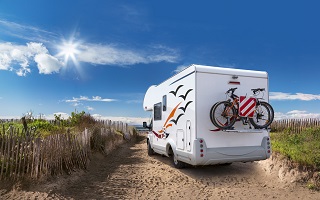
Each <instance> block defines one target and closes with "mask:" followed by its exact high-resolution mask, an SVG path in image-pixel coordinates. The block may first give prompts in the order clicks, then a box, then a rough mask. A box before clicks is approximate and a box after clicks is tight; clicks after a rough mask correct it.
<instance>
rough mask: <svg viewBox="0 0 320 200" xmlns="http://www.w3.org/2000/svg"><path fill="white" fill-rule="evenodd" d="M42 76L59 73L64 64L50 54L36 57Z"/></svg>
mask: <svg viewBox="0 0 320 200" xmlns="http://www.w3.org/2000/svg"><path fill="white" fill-rule="evenodd" d="M34 61H35V62H36V63H37V66H38V69H39V73H40V74H52V73H54V72H55V73H59V71H60V69H61V68H62V66H63V64H62V63H61V62H60V61H59V60H58V59H57V58H55V57H53V56H51V55H49V54H37V55H36V56H35V57H34Z"/></svg>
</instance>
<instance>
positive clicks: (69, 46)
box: [58, 39, 80, 65]
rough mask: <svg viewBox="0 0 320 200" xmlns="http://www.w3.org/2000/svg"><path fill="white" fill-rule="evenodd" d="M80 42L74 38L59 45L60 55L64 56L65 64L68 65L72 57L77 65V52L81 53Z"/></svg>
mask: <svg viewBox="0 0 320 200" xmlns="http://www.w3.org/2000/svg"><path fill="white" fill-rule="evenodd" d="M78 48H79V43H77V42H74V41H73V40H72V39H71V40H69V41H63V42H62V43H61V44H60V45H59V46H58V49H59V53H58V56H61V57H62V56H63V57H64V64H65V65H67V63H68V61H69V60H70V59H71V60H72V62H73V63H74V64H75V65H78V61H77V54H79V53H80V50H79V49H78Z"/></svg>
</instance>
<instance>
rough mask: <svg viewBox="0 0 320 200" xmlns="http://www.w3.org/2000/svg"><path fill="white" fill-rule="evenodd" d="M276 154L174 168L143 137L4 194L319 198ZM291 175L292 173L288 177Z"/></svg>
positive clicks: (0, 190)
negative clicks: (247, 160)
mask: <svg viewBox="0 0 320 200" xmlns="http://www.w3.org/2000/svg"><path fill="white" fill-rule="evenodd" d="M281 167H282V166H281V165H279V164H277V165H275V164H273V163H272V159H269V160H267V161H262V162H252V163H233V164H232V165H229V166H222V165H219V166H205V167H188V168H185V169H175V168H173V166H172V163H171V159H169V158H167V157H162V156H161V155H154V156H152V157H150V156H148V155H147V146H146V141H145V138H144V137H140V138H139V140H138V141H137V142H135V143H133V142H131V143H125V144H122V145H120V147H119V148H117V149H116V150H114V151H112V152H111V153H110V154H109V155H107V156H104V155H101V154H98V153H97V154H94V155H93V157H92V159H91V162H90V165H89V168H88V170H87V171H85V172H84V171H78V172H74V173H73V174H72V175H70V176H69V175H63V176H59V177H55V178H51V179H50V180H46V181H44V182H41V183H34V182H32V181H24V182H20V183H8V182H2V183H1V184H0V199H40V200H41V199H246V200H249V199H286V200H291V199H314V200H316V199H319V200H320V192H317V191H313V190H309V189H307V188H306V184H305V183H300V182H299V181H297V179H296V178H293V177H295V176H292V172H289V171H288V172H289V173H284V172H283V171H281V169H282V168H281ZM286 174H291V176H288V178H285V177H286Z"/></svg>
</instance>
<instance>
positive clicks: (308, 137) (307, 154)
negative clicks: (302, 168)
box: [271, 128, 320, 169]
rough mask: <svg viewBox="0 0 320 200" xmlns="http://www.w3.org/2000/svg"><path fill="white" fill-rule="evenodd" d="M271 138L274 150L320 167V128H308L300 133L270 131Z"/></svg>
mask: <svg viewBox="0 0 320 200" xmlns="http://www.w3.org/2000/svg"><path fill="white" fill-rule="evenodd" d="M271 139H272V140H271V143H272V148H273V150H274V151H276V152H279V153H281V154H283V155H285V156H287V157H288V158H290V159H291V160H293V161H295V162H298V163H300V164H303V165H310V166H315V167H316V168H318V169H320V128H309V129H306V130H305V131H302V132H301V133H290V132H289V131H283V132H272V133H271Z"/></svg>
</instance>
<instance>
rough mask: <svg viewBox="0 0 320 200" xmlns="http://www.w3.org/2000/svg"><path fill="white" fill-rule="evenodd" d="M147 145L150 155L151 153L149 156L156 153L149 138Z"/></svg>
mask: <svg viewBox="0 0 320 200" xmlns="http://www.w3.org/2000/svg"><path fill="white" fill-rule="evenodd" d="M147 145H148V155H149V156H152V155H154V151H153V149H152V148H151V145H150V142H149V140H147Z"/></svg>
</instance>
